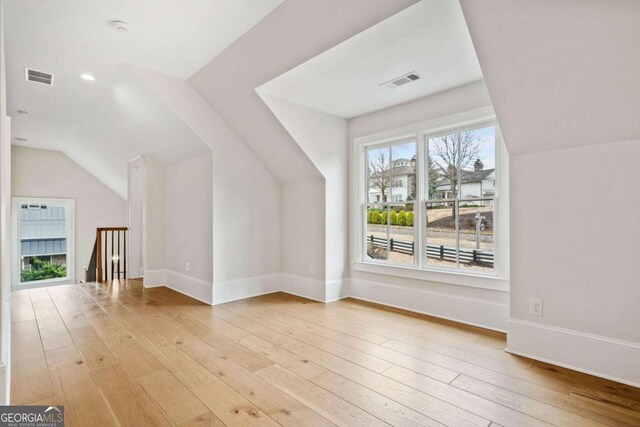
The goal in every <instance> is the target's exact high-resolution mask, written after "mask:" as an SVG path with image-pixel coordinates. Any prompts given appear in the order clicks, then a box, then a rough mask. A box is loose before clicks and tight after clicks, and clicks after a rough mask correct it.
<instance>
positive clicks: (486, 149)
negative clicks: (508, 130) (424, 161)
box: [369, 126, 496, 169]
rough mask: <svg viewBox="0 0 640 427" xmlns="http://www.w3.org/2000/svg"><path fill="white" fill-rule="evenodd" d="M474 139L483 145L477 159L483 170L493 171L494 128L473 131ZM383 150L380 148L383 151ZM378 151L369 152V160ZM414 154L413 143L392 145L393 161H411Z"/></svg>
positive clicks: (414, 147)
mask: <svg viewBox="0 0 640 427" xmlns="http://www.w3.org/2000/svg"><path fill="white" fill-rule="evenodd" d="M474 133H475V136H476V138H480V139H481V140H482V141H483V144H482V146H481V148H480V152H479V158H480V160H481V161H482V163H484V168H485V169H494V168H495V167H496V161H495V155H496V154H495V145H496V142H495V139H496V138H495V128H494V127H493V126H491V127H486V128H482V129H477V130H475V131H474ZM384 149H385V148H381V150H384ZM377 153H378V150H371V151H370V152H369V159H370V160H371V159H373V158H374V157H375V156H377ZM415 154H416V145H415V141H414V142H411V143H406V144H401V145H394V146H393V149H392V156H393V159H394V160H395V159H409V160H410V159H411V157H413V156H414V155H415ZM467 169H468V168H467Z"/></svg>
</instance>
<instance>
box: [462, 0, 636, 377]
mask: <svg viewBox="0 0 640 427" xmlns="http://www.w3.org/2000/svg"><path fill="white" fill-rule="evenodd" d="M460 3H461V5H462V9H463V12H464V15H465V19H466V21H467V24H468V27H469V32H470V34H471V37H472V39H473V44H474V46H475V49H476V52H477V55H478V60H479V61H480V65H481V66H482V71H483V73H484V77H485V80H486V83H487V87H488V88H489V91H490V93H491V98H492V100H493V104H494V107H495V110H496V113H497V116H498V120H500V123H501V126H502V129H503V131H504V134H505V140H506V143H507V148H508V149H509V153H510V155H511V185H512V201H511V220H512V227H511V232H512V244H511V249H512V253H511V260H512V270H511V279H512V280H511V283H512V286H511V287H512V293H511V307H512V313H511V316H512V319H511V321H510V323H509V331H508V350H509V351H512V352H517V353H521V354H526V355H528V356H530V357H532V358H535V359H543V360H546V361H549V362H551V363H555V364H560V365H564V366H568V367H571V368H574V369H577V370H582V371H586V372H590V373H594V374H596V375H601V376H606V377H610V378H614V379H617V380H620V381H623V382H627V383H632V384H635V385H636V386H640V369H639V368H638V366H639V365H638V361H640V317H639V316H640V310H638V307H637V304H636V302H637V301H638V300H640V287H639V286H638V285H637V284H638V283H639V282H640V281H639V280H638V273H637V268H634V267H635V266H636V265H637V254H638V247H637V241H638V237H639V233H640V225H639V224H638V222H637V221H636V218H637V217H638V211H639V207H640V205H639V203H640V202H639V201H638V195H639V191H638V185H637V180H638V166H637V160H638V158H639V156H638V154H639V151H638V148H639V141H638V140H639V139H640V120H639V118H640V79H638V75H640V56H639V55H638V54H637V51H638V43H640V26H638V25H637V23H638V16H640V2H637V1H619V2H615V7H612V5H613V3H612V2H607V1H589V2H574V1H568V0H565V1H553V2H541V1H537V0H523V1H518V2H505V1H500V0H485V1H482V2H478V1H473V0H461V2H460ZM514 22H517V25H514ZM612 47H613V48H612ZM594 58H597V60H595V61H594ZM523 82H525V84H523ZM622 141H628V142H622ZM530 298H540V299H543V301H544V303H543V316H542V317H535V316H530V315H529V314H528V304H529V299H530Z"/></svg>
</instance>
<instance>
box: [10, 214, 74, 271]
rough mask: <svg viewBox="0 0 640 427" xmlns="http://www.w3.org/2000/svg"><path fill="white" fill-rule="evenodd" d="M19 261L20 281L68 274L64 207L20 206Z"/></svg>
mask: <svg viewBox="0 0 640 427" xmlns="http://www.w3.org/2000/svg"><path fill="white" fill-rule="evenodd" d="M19 262H20V281H21V282H31V281H35V280H46V279H55V278H59V277H66V276H67V269H66V268H67V208H66V207H65V206H55V205H26V204H25V205H22V206H21V209H20V261H19Z"/></svg>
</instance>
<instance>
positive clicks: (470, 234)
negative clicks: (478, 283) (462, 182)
mask: <svg viewBox="0 0 640 427" xmlns="http://www.w3.org/2000/svg"><path fill="white" fill-rule="evenodd" d="M458 211H459V219H458V233H459V236H460V255H459V256H460V268H461V269H465V270H474V271H487V272H490V271H493V268H494V258H493V257H494V252H495V251H494V239H493V200H491V199H486V200H479V201H474V202H470V201H467V202H465V201H464V200H462V201H460V207H459V208H458Z"/></svg>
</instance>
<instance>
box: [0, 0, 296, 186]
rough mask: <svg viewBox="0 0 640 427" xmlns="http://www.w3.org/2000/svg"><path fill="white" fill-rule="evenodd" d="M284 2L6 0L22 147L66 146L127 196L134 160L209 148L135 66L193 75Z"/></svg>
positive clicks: (11, 96)
mask: <svg viewBox="0 0 640 427" xmlns="http://www.w3.org/2000/svg"><path fill="white" fill-rule="evenodd" d="M282 1H283V0H188V1H184V2H176V1H171V0H137V1H119V0H47V1H41V0H7V1H4V2H3V3H4V17H3V18H4V23H3V24H4V31H5V35H6V61H7V80H8V82H7V83H8V84H7V88H8V97H7V98H8V113H9V115H10V116H11V117H12V119H13V120H12V133H13V137H14V139H13V141H12V142H13V143H17V144H21V145H25V146H28V147H34V148H47V149H55V150H61V151H63V152H64V153H65V154H66V155H68V156H69V157H70V158H72V159H73V160H74V161H76V162H78V163H79V164H80V165H81V166H82V167H84V168H85V169H87V170H88V171H89V172H91V173H92V174H94V175H95V176H96V177H97V178H99V179H100V180H101V181H103V182H104V183H105V184H107V185H108V186H109V187H111V188H112V189H113V190H114V191H116V192H117V193H118V194H120V195H121V196H126V171H127V161H128V160H130V159H131V158H132V157H135V156H136V155H139V154H142V153H150V154H154V155H155V156H156V157H158V158H159V159H161V160H162V161H163V162H164V163H168V164H170V163H173V162H177V161H180V160H183V159H185V158H188V157H190V156H193V155H196V154H199V153H200V152H203V151H204V150H206V149H207V148H206V146H205V145H204V144H203V143H202V142H201V141H200V140H199V138H197V136H196V135H195V134H194V133H193V132H191V131H190V130H189V129H188V128H187V127H186V126H185V125H184V123H182V122H181V120H180V119H178V118H177V117H176V116H175V114H174V113H173V112H172V111H171V110H170V109H169V108H167V107H166V106H165V105H163V104H162V101H161V99H160V98H159V97H158V96H157V95H156V94H155V93H154V92H153V91H152V90H150V89H149V88H148V87H146V86H145V84H144V82H143V81H142V80H141V79H138V78H136V77H135V76H134V75H133V74H132V73H131V72H130V69H129V66H130V65H132V64H133V65H136V66H143V67H148V68H151V69H154V70H156V71H160V72H163V73H168V74H171V75H174V76H177V77H179V78H187V77H189V76H191V75H192V74H193V73H194V72H195V71H196V70H198V69H199V68H200V67H201V66H202V65H204V64H205V63H206V62H208V61H210V60H211V58H213V57H214V56H215V55H217V54H218V53H220V52H221V51H222V50H224V49H225V48H226V47H227V46H229V45H230V44H231V43H233V41H234V40H236V39H237V38H238V37H239V36H241V35H242V34H243V33H245V32H246V31H247V30H249V29H250V28H251V27H252V26H253V25H255V24H256V23H257V22H258V21H260V19H262V18H264V16H266V15H267V14H269V13H270V12H271V11H272V10H273V9H274V8H276V7H277V6H278V5H279V4H280V3H281V2H282ZM112 20H123V21H126V22H127V23H128V24H130V26H131V30H130V31H129V32H128V33H126V34H122V33H119V32H117V31H115V30H113V29H112V28H111V27H110V26H109V23H110V22H111V21H112ZM25 67H29V68H33V69H36V70H39V71H44V72H48V73H52V74H54V75H55V80H54V85H53V86H44V85H41V84H37V83H32V82H27V81H26V80H25V78H24V68H25ZM83 73H90V74H92V75H94V76H95V79H96V80H95V81H93V82H88V81H84V80H81V79H80V75H81V74H83ZM17 110H26V111H28V112H29V114H28V115H19V114H17ZM16 137H18V138H24V139H27V141H26V142H24V141H23V142H20V141H18V140H17V139H15V138H16Z"/></svg>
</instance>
